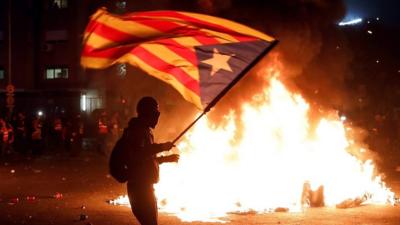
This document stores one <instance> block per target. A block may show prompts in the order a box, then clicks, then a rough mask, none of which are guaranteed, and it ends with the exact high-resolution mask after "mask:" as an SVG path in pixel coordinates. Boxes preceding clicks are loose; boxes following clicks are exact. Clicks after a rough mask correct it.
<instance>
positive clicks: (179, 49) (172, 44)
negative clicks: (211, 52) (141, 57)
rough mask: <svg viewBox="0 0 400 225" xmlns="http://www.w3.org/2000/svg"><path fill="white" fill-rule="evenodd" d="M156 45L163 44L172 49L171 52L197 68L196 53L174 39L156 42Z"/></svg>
mask: <svg viewBox="0 0 400 225" xmlns="http://www.w3.org/2000/svg"><path fill="white" fill-rule="evenodd" d="M154 43H156V44H162V45H164V46H165V47H166V48H168V49H170V50H171V51H173V52H175V53H176V54H177V55H179V56H180V57H182V58H184V59H186V60H187V61H189V62H190V63H191V64H192V65H194V66H197V56H196V54H195V52H194V51H192V50H191V49H189V48H187V47H185V46H183V45H181V44H179V43H178V42H176V41H174V40H173V39H164V40H159V41H155V42H154Z"/></svg>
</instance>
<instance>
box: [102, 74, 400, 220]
mask: <svg viewBox="0 0 400 225" xmlns="http://www.w3.org/2000/svg"><path fill="white" fill-rule="evenodd" d="M277 69H278V68H269V69H265V72H266V73H270V74H262V76H263V77H265V78H269V79H268V80H266V82H265V88H264V91H263V92H262V93H260V94H258V95H255V96H254V98H253V100H252V101H250V102H243V104H242V110H243V113H242V114H240V117H239V116H238V115H236V114H235V112H233V111H232V112H231V113H230V114H228V115H226V116H225V120H226V121H228V122H227V123H225V124H224V126H215V125H213V124H212V123H211V122H209V121H207V120H201V121H200V122H199V124H197V126H196V127H194V129H193V130H192V131H191V133H190V134H188V135H187V137H186V140H184V141H182V142H181V143H179V145H178V148H179V150H180V154H181V157H180V162H179V163H178V164H176V165H162V167H161V169H160V171H161V173H160V182H159V183H158V184H157V185H156V194H157V197H158V199H159V201H161V202H160V206H161V210H162V211H164V212H167V213H174V214H176V215H177V216H178V217H179V218H181V219H182V220H184V221H195V220H200V221H215V220H220V218H223V217H224V216H226V215H227V214H228V213H251V212H256V213H266V212H287V211H288V212H299V211H302V210H304V209H306V208H308V207H322V206H326V207H337V208H350V207H356V206H358V205H361V204H367V203H372V204H388V203H389V204H394V193H393V192H391V191H390V189H388V188H387V187H386V185H385V183H383V182H382V181H381V178H380V177H379V176H376V174H375V169H374V166H373V164H372V162H371V161H370V160H361V159H358V158H356V155H358V156H363V157H366V155H365V154H366V153H365V148H364V147H363V146H362V145H358V144H357V142H356V141H355V140H354V139H353V138H352V137H351V134H350V133H348V132H349V130H351V129H347V128H346V126H345V120H343V119H341V118H340V116H338V115H336V114H335V113H326V115H325V116H324V117H322V118H320V119H319V120H316V119H314V120H310V118H309V116H310V115H309V110H310V106H309V105H308V103H307V102H306V101H305V100H304V99H303V98H302V97H301V96H300V95H298V94H294V93H291V92H290V91H289V90H288V89H287V88H286V87H285V86H284V85H283V84H282V83H281V82H280V81H279V80H278V78H279V76H277V75H279V71H278V70H277ZM235 120H241V121H242V123H241V124H243V127H237V126H236V124H237V123H236V122H235ZM314 123H315V124H314ZM236 129H241V132H242V136H241V139H240V140H237V139H236V138H237V137H236V136H235V133H236ZM355 153H357V154H355ZM366 158H367V157H366ZM365 193H369V194H368V195H365ZM358 196H362V197H361V198H359V197H358ZM109 203H110V204H123V205H129V201H128V198H127V197H126V196H122V197H119V198H118V199H116V200H112V201H110V202H109ZM183 209H184V210H183Z"/></svg>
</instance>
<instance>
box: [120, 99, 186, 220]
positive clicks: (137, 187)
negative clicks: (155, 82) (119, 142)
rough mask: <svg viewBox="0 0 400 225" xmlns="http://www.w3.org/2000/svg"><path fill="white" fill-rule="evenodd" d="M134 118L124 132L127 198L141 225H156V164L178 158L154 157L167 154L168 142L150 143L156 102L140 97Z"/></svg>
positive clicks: (169, 145)
mask: <svg viewBox="0 0 400 225" xmlns="http://www.w3.org/2000/svg"><path fill="white" fill-rule="evenodd" d="M136 111H137V114H138V117H136V118H132V119H131V120H130V121H129V124H128V127H127V128H126V129H125V131H124V135H127V137H128V138H127V146H128V148H129V149H130V159H129V163H128V169H129V177H128V196H129V201H130V203H131V207H132V212H133V214H134V215H135V217H136V218H137V220H138V221H139V222H140V224H142V225H157V224H158V223H157V215H158V211H157V199H156V197H155V195H154V189H153V185H154V184H155V183H157V182H158V180H159V164H160V163H163V162H177V161H178V159H179V155H176V154H173V155H169V156H165V157H156V154H157V153H160V152H163V151H168V150H170V149H171V148H172V147H174V145H173V144H172V143H171V142H166V143H162V144H156V143H154V137H153V134H152V128H155V127H156V125H157V123H158V118H159V116H160V112H159V111H158V103H157V101H156V100H155V99H154V98H152V97H144V98H142V99H141V100H140V101H139V103H138V104H137V107H136Z"/></svg>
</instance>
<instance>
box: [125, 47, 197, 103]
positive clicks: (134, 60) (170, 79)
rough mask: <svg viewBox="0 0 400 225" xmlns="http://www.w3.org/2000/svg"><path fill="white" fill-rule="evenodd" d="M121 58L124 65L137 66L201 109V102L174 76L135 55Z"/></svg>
mask: <svg viewBox="0 0 400 225" xmlns="http://www.w3.org/2000/svg"><path fill="white" fill-rule="evenodd" d="M122 58H124V61H125V62H126V63H130V64H131V65H134V66H137V67H139V68H141V69H142V70H143V71H145V72H146V73H148V74H149V75H151V76H154V77H156V78H158V79H160V80H162V81H164V82H166V83H168V84H170V85H171V86H173V87H174V88H175V89H176V90H177V91H178V92H179V93H180V94H181V95H182V96H183V97H184V98H185V100H186V101H189V102H192V103H193V104H195V105H196V107H198V108H199V109H202V108H203V106H202V104H201V101H200V97H199V96H198V95H197V94H196V93H194V92H192V91H191V90H190V89H188V88H186V87H185V86H184V85H183V84H182V83H181V82H179V81H178V80H176V79H175V77H174V76H172V75H170V74H168V73H165V72H163V71H160V70H157V69H155V68H154V67H152V66H150V65H148V64H147V63H145V62H144V61H142V60H141V59H139V58H138V57H136V56H135V55H132V54H126V55H125V56H123V57H122Z"/></svg>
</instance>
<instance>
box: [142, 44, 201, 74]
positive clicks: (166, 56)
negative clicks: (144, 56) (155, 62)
mask: <svg viewBox="0 0 400 225" xmlns="http://www.w3.org/2000/svg"><path fill="white" fill-rule="evenodd" d="M140 46H141V47H143V48H145V49H146V50H147V51H149V52H151V53H152V54H153V55H155V56H157V57H158V58H160V59H162V60H163V61H165V62H166V63H168V64H170V65H173V66H174V67H179V68H180V69H182V70H183V71H185V73H187V74H188V75H190V76H191V77H192V78H193V79H195V80H197V81H198V80H199V70H198V68H197V66H196V65H193V64H192V63H190V61H189V60H187V59H185V58H182V57H181V56H179V55H177V54H176V53H175V52H173V51H172V50H170V49H169V48H167V47H165V46H164V45H160V44H142V45H140Z"/></svg>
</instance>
